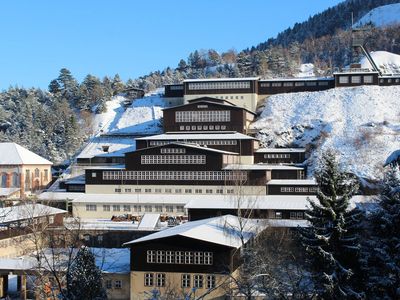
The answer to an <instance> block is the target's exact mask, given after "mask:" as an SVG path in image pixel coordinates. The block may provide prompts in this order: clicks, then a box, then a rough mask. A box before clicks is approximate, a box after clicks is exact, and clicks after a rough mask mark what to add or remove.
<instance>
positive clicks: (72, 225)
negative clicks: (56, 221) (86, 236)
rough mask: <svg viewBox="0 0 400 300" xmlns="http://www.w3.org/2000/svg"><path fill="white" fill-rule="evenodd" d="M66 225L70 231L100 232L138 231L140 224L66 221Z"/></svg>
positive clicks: (101, 220) (103, 220)
mask: <svg viewBox="0 0 400 300" xmlns="http://www.w3.org/2000/svg"><path fill="white" fill-rule="evenodd" d="M64 225H65V227H67V228H68V229H78V228H79V229H81V230H99V231H131V230H137V227H138V224H137V223H133V222H132V221H118V222H116V221H112V220H110V219H82V218H79V222H77V219H76V218H66V219H64Z"/></svg>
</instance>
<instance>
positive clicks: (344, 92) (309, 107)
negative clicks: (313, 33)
mask: <svg viewBox="0 0 400 300" xmlns="http://www.w3.org/2000/svg"><path fill="white" fill-rule="evenodd" d="M399 95H400V87H378V86H363V87H357V88H336V89H331V90H327V91H323V92H306V93H296V94H281V95H275V96H271V97H270V98H268V99H267V100H266V103H265V108H264V110H263V112H262V114H261V116H260V117H259V118H258V120H257V121H256V122H255V123H254V124H253V125H252V127H253V128H256V129H259V130H260V133H259V138H260V139H261V140H262V142H263V144H264V146H271V147H274V146H278V147H279V146H299V147H309V148H310V147H311V148H315V149H316V150H315V151H312V153H313V154H312V155H311V157H310V159H309V164H310V170H311V171H312V170H313V168H314V167H315V163H316V158H317V157H318V156H319V155H320V153H321V150H322V151H323V150H327V149H333V150H336V151H338V152H340V153H341V154H342V156H341V158H340V160H341V163H343V165H344V166H346V167H347V168H348V169H349V170H350V171H352V172H354V173H355V174H357V175H358V176H359V177H364V178H369V179H378V178H380V177H381V175H382V167H383V165H384V163H385V160H386V158H387V157H388V156H389V155H390V154H391V153H392V152H393V151H395V150H397V149H399V147H400V105H399V101H400V100H399Z"/></svg>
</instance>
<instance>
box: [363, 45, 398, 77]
mask: <svg viewBox="0 0 400 300" xmlns="http://www.w3.org/2000/svg"><path fill="white" fill-rule="evenodd" d="M371 56H372V59H373V60H374V62H375V63H376V65H377V66H378V68H379V69H380V70H381V71H382V73H383V75H385V74H400V55H398V54H394V53H390V52H387V51H375V52H371ZM360 63H361V68H364V69H372V66H371V64H370V63H369V61H368V59H367V58H366V57H364V58H362V59H361V61H360Z"/></svg>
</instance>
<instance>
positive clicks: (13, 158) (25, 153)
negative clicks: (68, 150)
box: [0, 143, 53, 165]
mask: <svg viewBox="0 0 400 300" xmlns="http://www.w3.org/2000/svg"><path fill="white" fill-rule="evenodd" d="M0 153H1V154H2V155H0V165H52V164H53V163H52V162H51V161H48V160H47V159H45V158H43V157H41V156H39V155H37V154H35V153H33V152H32V151H29V150H28V149H26V148H24V147H22V146H20V145H18V144H16V143H0Z"/></svg>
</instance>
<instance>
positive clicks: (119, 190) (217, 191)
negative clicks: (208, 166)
mask: <svg viewBox="0 0 400 300" xmlns="http://www.w3.org/2000/svg"><path fill="white" fill-rule="evenodd" d="M143 191H144V192H145V193H152V192H153V189H151V188H145V189H143ZM234 191H235V190H234V189H226V190H225V192H226V193H227V194H233V193H234ZM114 192H116V193H122V188H115V189H114ZM124 192H125V193H133V192H134V193H139V194H140V193H142V189H141V188H135V189H132V188H125V189H124ZM204 192H205V194H223V193H224V189H215V190H213V189H205V191H204ZM154 193H156V194H161V193H164V194H172V193H174V194H183V193H184V194H193V193H194V194H203V189H191V188H187V189H170V188H167V189H164V191H163V189H160V188H156V189H154Z"/></svg>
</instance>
